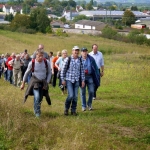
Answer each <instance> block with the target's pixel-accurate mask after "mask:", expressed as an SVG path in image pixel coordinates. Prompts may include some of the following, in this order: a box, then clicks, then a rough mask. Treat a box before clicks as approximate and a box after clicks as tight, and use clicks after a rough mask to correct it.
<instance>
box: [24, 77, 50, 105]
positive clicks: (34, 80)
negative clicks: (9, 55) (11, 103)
mask: <svg viewBox="0 0 150 150" xmlns="http://www.w3.org/2000/svg"><path fill="white" fill-rule="evenodd" d="M40 83H42V84H43V96H45V97H46V101H47V103H48V105H51V100H50V97H49V94H48V89H49V88H48V83H47V81H46V80H39V79H37V78H36V77H35V76H32V77H31V79H30V82H29V85H28V87H27V89H26V92H25V96H24V103H25V102H26V100H27V98H28V96H29V95H34V94H33V88H35V89H36V88H38V87H39V84H40Z"/></svg>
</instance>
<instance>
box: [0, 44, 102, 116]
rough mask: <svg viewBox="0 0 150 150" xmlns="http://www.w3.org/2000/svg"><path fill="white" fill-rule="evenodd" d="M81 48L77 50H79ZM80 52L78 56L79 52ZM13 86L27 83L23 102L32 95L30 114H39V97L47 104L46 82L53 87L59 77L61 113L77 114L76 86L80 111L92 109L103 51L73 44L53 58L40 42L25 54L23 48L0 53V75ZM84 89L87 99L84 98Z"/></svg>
mask: <svg viewBox="0 0 150 150" xmlns="http://www.w3.org/2000/svg"><path fill="white" fill-rule="evenodd" d="M80 51H81V53H80ZM80 54H81V55H80ZM2 73H3V75H4V79H5V80H6V81H8V82H9V83H10V84H13V85H14V86H16V87H20V89H21V90H23V89H24V87H25V83H27V84H28V86H27V89H26V92H25V96H24V102H25V101H26V99H27V97H28V96H29V95H33V96H34V114H35V116H36V117H40V115H41V102H42V99H43V96H45V98H46V101H47V103H48V104H49V105H51V99H50V96H49V91H48V90H49V84H52V86H53V87H55V86H56V81H57V79H59V87H60V89H61V91H62V94H67V98H66V101H65V108H64V115H69V109H70V110H71V115H74V116H76V115H77V111H76V109H77V100H78V89H80V96H81V104H82V111H86V110H87V109H88V110H89V111H91V110H92V100H95V99H96V91H97V89H98V87H99V86H100V79H101V77H102V76H103V75H104V59H103V54H102V53H101V52H100V51H98V45H97V44H93V45H92V51H91V52H90V53H88V49H87V48H85V47H83V48H81V49H80V48H79V47H78V46H74V47H73V48H72V54H71V56H68V54H67V50H66V49H64V50H62V52H57V55H56V56H55V57H54V56H53V52H50V53H49V54H48V53H46V52H45V50H44V45H43V44H40V45H39V46H38V49H37V50H36V51H35V52H34V53H33V55H31V56H30V55H29V54H28V52H27V50H24V52H23V53H20V54H15V53H12V54H11V55H10V56H9V54H8V53H7V54H6V55H4V54H2V55H1V56H0V77H1V75H2ZM86 91H88V98H87V99H86Z"/></svg>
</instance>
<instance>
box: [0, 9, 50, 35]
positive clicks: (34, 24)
mask: <svg viewBox="0 0 150 150" xmlns="http://www.w3.org/2000/svg"><path fill="white" fill-rule="evenodd" d="M6 17H7V19H8V18H9V19H8V20H9V21H11V23H10V25H1V26H0V29H4V30H10V31H19V32H24V33H31V34H33V33H36V32H42V33H51V32H52V28H51V26H50V22H51V20H50V19H49V18H48V16H47V13H46V10H45V9H44V8H42V7H37V8H35V9H33V10H32V11H31V13H30V15H25V14H16V15H15V17H14V18H13V15H12V14H9V15H7V16H6Z"/></svg>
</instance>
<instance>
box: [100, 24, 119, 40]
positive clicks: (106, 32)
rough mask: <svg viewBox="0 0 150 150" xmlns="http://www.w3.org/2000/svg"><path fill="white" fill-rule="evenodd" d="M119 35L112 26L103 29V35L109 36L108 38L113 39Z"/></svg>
mask: <svg viewBox="0 0 150 150" xmlns="http://www.w3.org/2000/svg"><path fill="white" fill-rule="evenodd" d="M116 35H117V31H116V30H113V29H112V28H110V27H108V26H106V27H105V28H104V29H103V30H102V37H104V38H108V39H113V38H114V37H115V36H116Z"/></svg>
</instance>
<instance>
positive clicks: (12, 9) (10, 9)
mask: <svg viewBox="0 0 150 150" xmlns="http://www.w3.org/2000/svg"><path fill="white" fill-rule="evenodd" d="M2 10H3V12H4V13H5V14H10V13H11V14H13V15H15V14H16V13H17V12H19V13H20V14H23V13H22V6H20V5H19V6H9V5H3V9H2Z"/></svg>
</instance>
